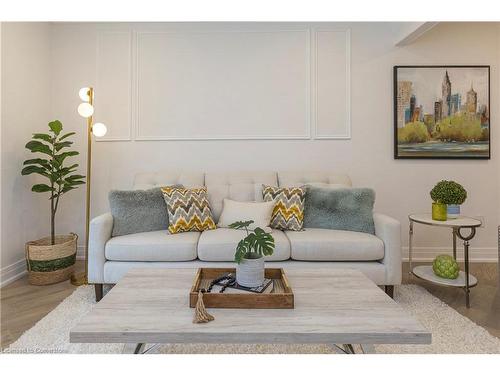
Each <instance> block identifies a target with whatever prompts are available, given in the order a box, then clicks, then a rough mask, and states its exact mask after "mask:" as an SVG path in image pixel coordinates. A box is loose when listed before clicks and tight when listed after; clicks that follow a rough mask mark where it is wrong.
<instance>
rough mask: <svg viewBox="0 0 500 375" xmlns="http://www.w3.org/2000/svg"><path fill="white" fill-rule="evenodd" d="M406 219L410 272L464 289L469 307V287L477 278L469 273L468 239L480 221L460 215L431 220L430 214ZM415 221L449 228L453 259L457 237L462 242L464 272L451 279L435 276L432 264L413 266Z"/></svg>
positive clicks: (473, 284)
mask: <svg viewBox="0 0 500 375" xmlns="http://www.w3.org/2000/svg"><path fill="white" fill-rule="evenodd" d="M408 219H409V221H410V240H409V249H408V253H409V254H408V257H409V261H410V274H412V275H414V276H416V277H418V278H420V279H423V280H426V281H428V282H431V283H434V284H438V285H443V286H451V287H456V288H462V289H464V291H465V305H466V306H467V307H470V303H469V294H470V288H472V287H474V286H476V285H477V279H476V278H475V277H474V276H473V275H471V274H470V273H469V241H470V240H472V239H473V238H474V236H475V235H476V228H477V227H480V226H481V221H479V220H477V219H474V218H472V217H467V216H460V217H458V218H456V219H449V220H446V221H437V220H432V215H431V214H411V215H409V216H408ZM415 223H416V224H423V225H431V226H436V227H443V228H451V229H452V233H453V258H454V259H455V260H456V259H457V237H458V238H459V239H461V240H462V241H463V243H464V264H465V272H463V271H460V273H459V275H458V278H456V279H454V280H452V279H444V278H441V277H438V276H436V275H435V274H434V271H433V270H432V266H417V267H415V268H413V265H412V254H413V225H414V224H415ZM463 230H469V231H470V233H469V234H465V233H463Z"/></svg>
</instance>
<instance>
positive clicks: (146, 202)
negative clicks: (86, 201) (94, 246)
mask: <svg viewBox="0 0 500 375" xmlns="http://www.w3.org/2000/svg"><path fill="white" fill-rule="evenodd" d="M176 186H179V187H181V186H182V185H176ZM108 198H109V206H110V208H111V214H112V215H113V232H112V234H111V235H112V236H113V237H115V236H123V235H126V234H133V233H141V232H151V231H155V230H165V231H166V230H167V228H168V212H167V205H166V204H165V200H164V199H163V194H162V192H161V188H159V187H158V188H153V189H149V190H111V191H110V192H109V195H108Z"/></svg>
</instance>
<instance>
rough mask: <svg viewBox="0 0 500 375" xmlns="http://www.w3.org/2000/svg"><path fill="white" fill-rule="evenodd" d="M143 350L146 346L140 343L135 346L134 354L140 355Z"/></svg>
mask: <svg viewBox="0 0 500 375" xmlns="http://www.w3.org/2000/svg"><path fill="white" fill-rule="evenodd" d="M144 348H146V344H145V343H143V342H141V343H139V344H137V345H136V346H135V349H134V354H142V353H143V352H144Z"/></svg>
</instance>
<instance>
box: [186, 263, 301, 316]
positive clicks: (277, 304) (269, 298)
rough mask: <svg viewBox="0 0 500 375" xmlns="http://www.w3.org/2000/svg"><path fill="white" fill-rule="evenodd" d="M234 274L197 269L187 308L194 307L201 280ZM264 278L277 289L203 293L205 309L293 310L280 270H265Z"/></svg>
mask: <svg viewBox="0 0 500 375" xmlns="http://www.w3.org/2000/svg"><path fill="white" fill-rule="evenodd" d="M228 272H233V273H234V272H236V270H235V269H234V268H199V269H198V272H197V273H196V276H195V278H194V282H193V287H192V288H191V292H190V293H189V306H190V307H195V306H196V302H197V301H198V290H199V288H200V284H201V283H202V281H203V280H213V279H215V278H217V277H219V276H221V275H223V274H224V273H228ZM265 277H266V278H268V279H273V280H276V281H274V283H275V285H274V287H275V288H277V289H278V291H277V292H275V291H274V290H273V291H272V292H271V293H251V292H241V293H227V294H226V293H204V294H203V303H204V304H205V307H209V308H210V307H212V308H214V307H215V308H230V309H293V292H292V288H290V284H289V283H288V279H287V278H286V275H285V271H284V270H283V269H282V268H266V271H265Z"/></svg>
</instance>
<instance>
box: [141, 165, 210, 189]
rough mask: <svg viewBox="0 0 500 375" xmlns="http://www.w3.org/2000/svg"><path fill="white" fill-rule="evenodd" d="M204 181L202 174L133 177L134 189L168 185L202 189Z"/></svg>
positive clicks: (170, 172) (177, 172) (180, 173)
mask: <svg viewBox="0 0 500 375" xmlns="http://www.w3.org/2000/svg"><path fill="white" fill-rule="evenodd" d="M204 181H205V174H204V173H203V172H185V171H175V170H169V171H160V172H145V173H137V174H136V175H135V177H134V189H151V188H154V187H162V186H169V185H183V186H185V187H190V188H191V187H202V186H203V184H204Z"/></svg>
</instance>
